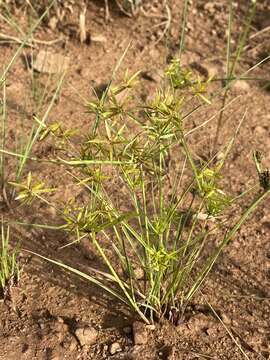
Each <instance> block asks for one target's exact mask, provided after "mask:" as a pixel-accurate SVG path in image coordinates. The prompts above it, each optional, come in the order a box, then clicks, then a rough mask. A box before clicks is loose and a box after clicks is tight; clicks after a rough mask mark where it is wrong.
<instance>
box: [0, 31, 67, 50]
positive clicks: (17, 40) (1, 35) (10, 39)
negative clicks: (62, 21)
mask: <svg viewBox="0 0 270 360" xmlns="http://www.w3.org/2000/svg"><path fill="white" fill-rule="evenodd" d="M1 39H3V40H4V41H5V40H6V42H9V43H12V42H15V43H17V44H23V43H24V44H25V46H27V47H31V48H36V46H35V44H40V45H47V46H52V45H54V44H57V43H58V42H62V41H65V39H63V38H59V39H55V40H48V41H46V40H39V39H34V38H32V39H31V41H27V42H25V41H24V40H22V39H20V38H18V37H16V36H12V35H8V34H4V33H1V32H0V44H1ZM4 41H3V42H4ZM3 42H2V43H3Z"/></svg>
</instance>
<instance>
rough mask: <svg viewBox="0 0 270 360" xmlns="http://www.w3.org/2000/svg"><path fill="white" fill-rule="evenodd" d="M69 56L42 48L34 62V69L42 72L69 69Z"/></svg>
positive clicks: (53, 72) (56, 71) (52, 72)
mask: <svg viewBox="0 0 270 360" xmlns="http://www.w3.org/2000/svg"><path fill="white" fill-rule="evenodd" d="M68 64H69V58H68V57H66V56H63V55H61V54H54V53H51V52H49V51H44V50H41V51H40V52H39V53H38V54H37V57H36V59H35V61H34V62H33V69H34V70H36V71H38V72H40V73H48V74H57V73H62V72H64V71H66V70H67V68H68Z"/></svg>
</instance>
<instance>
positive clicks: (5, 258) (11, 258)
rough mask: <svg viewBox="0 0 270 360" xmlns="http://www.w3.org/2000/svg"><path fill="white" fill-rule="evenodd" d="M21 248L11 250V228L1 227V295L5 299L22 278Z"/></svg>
mask: <svg viewBox="0 0 270 360" xmlns="http://www.w3.org/2000/svg"><path fill="white" fill-rule="evenodd" d="M18 252H19V246H18V245H17V246H16V247H15V248H14V249H13V250H10V228H9V226H7V227H6V228H5V226H4V223H3V221H2V225H1V247H0V294H1V296H3V297H5V296H6V294H7V293H8V289H9V287H10V286H12V284H14V283H17V282H18V280H19V277H20V268H19V265H18V261H17V257H18Z"/></svg>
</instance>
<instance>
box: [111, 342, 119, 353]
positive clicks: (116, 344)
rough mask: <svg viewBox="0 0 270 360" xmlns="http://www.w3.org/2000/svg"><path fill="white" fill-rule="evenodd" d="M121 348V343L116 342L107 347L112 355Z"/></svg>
mask: <svg viewBox="0 0 270 360" xmlns="http://www.w3.org/2000/svg"><path fill="white" fill-rule="evenodd" d="M121 350H122V348H121V345H120V344H119V343H118V342H114V343H112V344H111V345H110V347H109V352H110V354H111V355H114V354H116V353H118V352H120V351H121Z"/></svg>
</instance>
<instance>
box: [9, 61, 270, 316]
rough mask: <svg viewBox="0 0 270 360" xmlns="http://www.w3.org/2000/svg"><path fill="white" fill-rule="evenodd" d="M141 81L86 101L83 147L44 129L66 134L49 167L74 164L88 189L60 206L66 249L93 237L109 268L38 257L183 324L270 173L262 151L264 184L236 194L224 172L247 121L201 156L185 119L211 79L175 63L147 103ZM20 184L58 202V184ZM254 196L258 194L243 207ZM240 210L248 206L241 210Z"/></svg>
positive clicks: (146, 312)
mask: <svg viewBox="0 0 270 360" xmlns="http://www.w3.org/2000/svg"><path fill="white" fill-rule="evenodd" d="M138 79H139V73H136V74H134V75H129V74H128V73H126V74H125V77H124V79H123V81H122V82H121V83H119V84H117V85H114V84H113V83H110V85H109V86H108V88H107V89H106V91H105V92H104V93H103V95H102V96H101V97H100V98H97V99H96V100H94V101H90V102H88V103H87V105H86V106H87V110H88V112H89V113H91V114H94V117H95V120H94V123H93V127H92V128H90V129H89V131H88V133H87V135H86V136H85V137H84V138H83V139H82V140H81V142H80V143H79V144H78V142H76V143H74V142H73V140H72V132H65V131H63V129H62V128H61V126H60V125H58V126H53V125H51V127H50V126H49V125H46V124H45V123H43V124H42V126H43V133H42V132H41V133H40V134H39V135H40V141H48V139H49V138H50V136H51V137H52V139H54V141H59V138H60V139H61V137H62V141H63V142H62V144H66V145H65V146H64V147H63V146H62V148H61V156H60V155H59V156H58V157H57V158H54V159H47V160H46V164H47V165H48V164H49V163H50V162H52V163H54V164H59V165H60V166H61V167H62V168H63V166H66V168H67V174H68V175H69V176H70V179H71V180H72V181H73V183H74V184H76V185H77V187H78V191H79V189H81V188H83V189H84V191H85V192H86V194H87V200H86V201H85V202H78V201H76V200H75V196H74V199H72V201H68V202H66V203H65V204H64V205H63V207H62V208H58V207H57V209H58V211H59V215H60V216H61V218H62V224H61V225H60V226H58V227H57V229H59V230H61V231H64V232H66V233H67V234H69V235H70V237H71V241H70V242H68V243H67V244H66V245H65V246H72V245H73V244H74V243H79V242H80V241H81V239H83V238H84V239H85V238H87V239H88V240H89V243H90V245H91V248H92V251H94V252H95V253H96V254H98V256H99V257H100V259H101V260H102V261H103V263H104V266H105V267H106V268H107V271H105V270H102V271H101V270H100V269H98V268H94V267H92V268H90V273H88V274H86V273H83V272H82V271H80V270H79V269H75V268H73V267H71V266H69V265H68V264H63V263H61V262H60V261H57V260H54V259H47V258H46V257H43V256H41V255H39V256H41V257H43V258H44V259H47V260H48V261H51V262H52V263H54V264H57V265H59V266H61V267H62V268H64V269H66V270H68V271H71V272H73V273H75V274H77V275H79V276H81V277H83V278H85V279H87V280H88V281H90V282H92V283H94V284H96V285H98V286H100V287H101V288H102V289H104V290H106V291H107V292H109V293H110V294H111V295H113V296H115V297H116V298H118V300H120V301H122V302H123V303H124V304H126V305H127V306H128V307H129V308H130V309H131V310H132V311H134V312H135V313H137V315H138V316H139V317H140V318H141V319H142V320H143V321H144V322H146V323H150V322H154V321H157V320H160V319H161V318H163V317H167V318H169V319H171V320H172V321H173V322H174V323H177V322H178V320H179V319H180V317H181V315H182V314H183V313H184V311H185V309H186V306H187V305H188V304H189V303H190V301H191V300H192V299H193V297H194V296H195V295H196V293H197V292H198V290H199V289H201V287H202V286H203V284H204V282H205V280H206V278H207V276H208V274H209V272H210V271H211V269H212V267H213V266H214V264H215V263H216V261H217V259H218V257H219V255H220V254H221V252H222V251H223V249H224V247H225V246H226V245H227V244H228V243H229V242H230V241H231V240H232V239H233V237H234V236H235V234H236V233H237V231H238V230H239V228H240V227H241V226H242V225H243V223H244V222H245V221H246V219H247V218H248V216H249V215H250V214H251V213H252V211H254V210H255V209H256V207H257V206H258V205H259V203H260V202H261V201H262V200H263V199H265V198H266V197H267V196H268V195H269V192H270V179H269V171H267V170H264V169H262V167H261V156H260V155H259V153H255V154H254V160H255V164H256V169H257V172H258V176H259V181H258V182H256V183H255V184H254V185H253V186H252V187H250V188H247V189H244V190H243V193H242V194H241V195H239V194H238V195H237V196H235V195H233V194H230V193H228V192H227V191H226V188H224V186H223V185H222V184H223V180H222V177H223V173H224V165H225V163H226V162H227V161H229V160H228V156H229V153H230V151H231V149H232V147H233V144H234V141H235V137H236V136H237V133H238V131H239V127H238V128H237V130H236V132H235V134H234V135H233V136H232V138H231V140H230V141H229V142H228V143H227V144H225V145H224V147H223V149H222V151H221V153H220V155H219V156H218V157H213V158H210V159H209V160H208V161H202V160H198V159H197V157H196V156H195V154H194V150H193V147H192V142H191V141H190V140H189V134H190V132H189V131H188V126H187V124H186V122H185V121H184V116H183V113H184V109H185V105H186V103H188V102H189V100H190V97H192V99H193V101H195V102H197V103H198V104H203V103H207V104H211V102H210V100H209V97H208V95H207V88H208V84H209V81H210V79H208V80H204V81H203V80H201V79H200V78H198V77H197V76H195V75H194V74H193V73H192V71H191V70H190V69H187V68H183V66H182V64H181V61H180V60H179V59H173V60H172V61H171V63H170V64H169V65H168V67H167V68H166V69H165V82H164V83H165V85H164V87H163V88H161V87H158V88H157V90H156V93H155V96H154V97H153V99H151V100H149V101H147V102H144V101H142V102H141V103H140V102H139V101H138V97H137V96H135V95H136V91H135V89H136V84H137V82H138ZM136 100H137V101H138V103H136ZM64 133H65V134H67V133H68V134H70V136H68V137H67V136H65V137H64V136H62V134H64ZM45 135H46V136H45ZM13 155H16V154H13ZM17 156H19V155H17ZM33 160H34V159H33ZM32 182H33V184H34V185H31V183H32ZM12 185H14V186H15V188H17V190H18V195H17V199H18V200H22V201H23V202H24V203H28V204H29V203H31V202H32V201H33V200H35V199H38V200H40V201H44V202H45V203H47V204H48V205H50V206H51V205H53V206H55V205H54V204H51V203H50V201H49V200H48V199H47V197H46V195H47V193H48V192H50V191H51V190H52V189H49V188H46V187H45V184H43V183H42V182H35V181H34V180H33V179H32V174H31V175H29V176H28V179H27V181H26V183H18V182H17V183H16V182H13V183H12ZM53 190H55V189H53ZM251 194H253V195H254V197H253V200H251V201H250V200H247V201H249V202H248V204H245V206H244V207H243V205H241V206H239V203H240V204H243V201H244V199H245V197H246V196H247V195H248V199H250V196H251ZM237 208H238V209H239V208H241V209H242V210H241V212H238V213H239V215H238V216H237V215H235V214H236V213H237V212H236V211H235V210H236V209H237ZM43 227H46V225H43ZM48 227H49V228H52V226H48ZM62 251H64V248H63V249H62ZM37 255H38V254H37Z"/></svg>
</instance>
